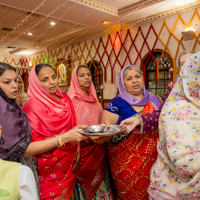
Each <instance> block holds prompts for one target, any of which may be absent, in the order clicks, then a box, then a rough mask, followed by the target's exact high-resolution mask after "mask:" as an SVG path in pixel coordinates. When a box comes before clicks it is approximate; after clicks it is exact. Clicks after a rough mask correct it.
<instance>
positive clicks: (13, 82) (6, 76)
mask: <svg viewBox="0 0 200 200" xmlns="http://www.w3.org/2000/svg"><path fill="white" fill-rule="evenodd" d="M0 88H1V89H2V90H3V91H4V93H5V94H6V96H7V97H8V98H9V99H15V98H16V97H17V92H18V84H17V77H16V73H15V71H13V70H6V71H5V72H4V73H3V74H2V75H1V76H0Z"/></svg>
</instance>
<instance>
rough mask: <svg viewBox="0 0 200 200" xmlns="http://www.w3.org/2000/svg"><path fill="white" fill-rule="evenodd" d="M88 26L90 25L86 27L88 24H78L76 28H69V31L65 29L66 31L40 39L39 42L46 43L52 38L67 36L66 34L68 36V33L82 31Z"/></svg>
mask: <svg viewBox="0 0 200 200" xmlns="http://www.w3.org/2000/svg"><path fill="white" fill-rule="evenodd" d="M86 28H88V27H86V26H76V27H75V28H72V29H70V30H67V31H65V32H62V33H59V34H57V35H54V36H51V37H49V38H46V39H44V40H40V41H38V42H39V43H40V44H44V43H47V42H51V41H52V40H57V39H59V38H62V37H65V36H67V35H71V34H73V33H76V32H78V31H82V30H84V29H86Z"/></svg>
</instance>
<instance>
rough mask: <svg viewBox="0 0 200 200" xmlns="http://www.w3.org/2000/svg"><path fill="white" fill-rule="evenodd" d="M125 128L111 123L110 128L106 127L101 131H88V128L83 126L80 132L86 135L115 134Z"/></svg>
mask: <svg viewBox="0 0 200 200" xmlns="http://www.w3.org/2000/svg"><path fill="white" fill-rule="evenodd" d="M93 126H99V125H93ZM88 127H89V126H88ZM89 128H90V127H89ZM125 130H126V127H125V126H119V125H112V124H111V125H110V128H107V127H106V128H105V129H104V130H103V131H101V132H90V131H89V130H88V128H85V129H83V132H82V133H81V134H83V135H88V136H113V135H117V134H119V133H122V132H123V131H125Z"/></svg>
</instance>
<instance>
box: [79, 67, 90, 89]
mask: <svg viewBox="0 0 200 200" xmlns="http://www.w3.org/2000/svg"><path fill="white" fill-rule="evenodd" d="M77 79H78V82H79V85H80V86H81V88H82V90H86V89H88V88H89V87H90V85H91V81H92V76H91V72H90V70H89V69H87V68H85V67H82V68H81V69H79V70H78V73H77Z"/></svg>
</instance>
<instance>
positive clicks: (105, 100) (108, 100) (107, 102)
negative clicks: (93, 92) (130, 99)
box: [102, 99, 112, 109]
mask: <svg viewBox="0 0 200 200" xmlns="http://www.w3.org/2000/svg"><path fill="white" fill-rule="evenodd" d="M111 100H112V99H103V105H102V107H103V109H105V108H106V106H107V105H108V104H109V102H110V101H111Z"/></svg>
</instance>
